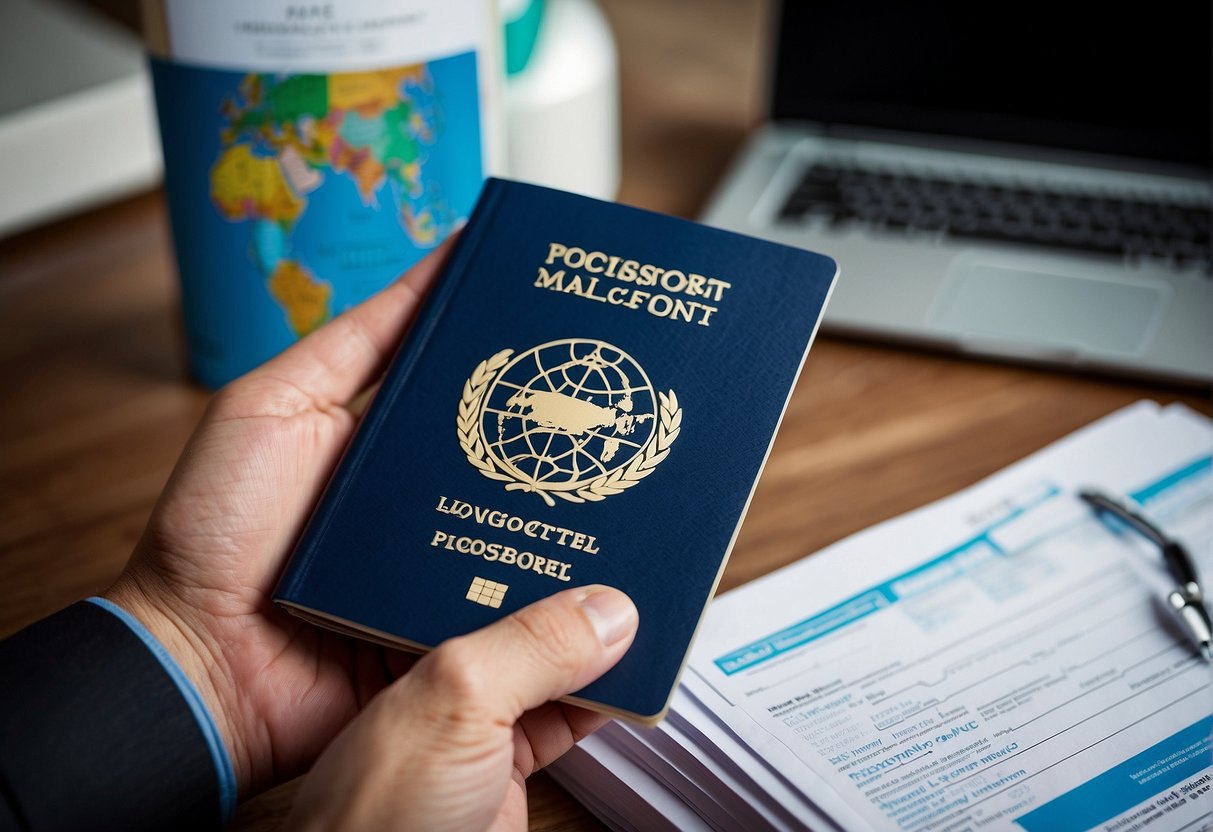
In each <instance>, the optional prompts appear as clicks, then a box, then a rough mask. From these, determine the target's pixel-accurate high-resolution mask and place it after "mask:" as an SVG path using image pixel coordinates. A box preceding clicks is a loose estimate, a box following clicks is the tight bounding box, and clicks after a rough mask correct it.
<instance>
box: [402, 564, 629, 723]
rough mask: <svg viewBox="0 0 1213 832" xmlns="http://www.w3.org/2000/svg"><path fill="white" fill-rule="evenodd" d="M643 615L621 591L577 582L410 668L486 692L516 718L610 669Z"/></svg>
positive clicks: (436, 681)
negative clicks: (582, 585) (580, 585)
mask: <svg viewBox="0 0 1213 832" xmlns="http://www.w3.org/2000/svg"><path fill="white" fill-rule="evenodd" d="M638 621H639V615H638V613H637V612H636V607H635V605H634V604H633V603H632V601H631V599H629V598H628V597H627V596H626V595H624V594H623V593H622V592H620V591H619V590H617V589H613V588H611V587H608V586H601V585H591V586H585V587H577V588H575V589H569V590H565V591H564V592H560V593H557V594H556V595H552V596H549V597H548V598H544V599H542V600H540V601H537V602H535V603H534V604H531V605H530V606H527V607H524V608H522V609H520V610H518V611H517V612H515V613H513V614H511V615H508V616H506V617H505V618H503V619H501V620H499V621H497V622H495V623H493V624H490V625H489V626H487V627H485V628H483V629H481V630H477V631H476V632H474V633H471V634H469V635H466V636H462V637H460V638H456V639H451V640H450V641H448V642H446V643H445V644H443V645H442V646H440V647H439V648H438V649H437V650H435V651H434V652H433V653H432V654H431V655H429V656H427V657H426V658H425V660H423V661H422V662H419V663H418V666H417V667H416V668H415V669H414V672H413V674H410V675H415V676H416V677H417V678H415V681H418V682H420V681H421V680H422V678H425V677H430V676H432V677H433V678H430V679H428V680H427V681H429V682H430V683H431V684H432V685H433V687H434V688H437V689H440V690H444V691H445V692H446V693H447V694H448V696H449V697H450V698H453V699H460V698H464V697H471V698H475V699H478V700H479V701H478V702H477V703H476V704H477V705H478V706H479V708H480V709H488V710H490V711H491V712H492V713H491V716H492V717H493V718H495V719H498V720H500V721H501V722H502V723H505V724H510V723H512V722H513V721H514V720H516V719H517V718H518V717H519V716H521V715H522V714H523V713H524V712H526V711H528V710H530V709H531V708H535V707H538V706H539V705H542V704H543V703H545V702H548V701H550V700H552V699H556V698H558V697H561V696H564V695H566V694H569V693H572V692H573V691H575V690H578V689H579V688H582V687H584V686H585V685H587V684H589V683H590V682H592V681H593V680H595V679H597V678H598V677H599V676H601V675H602V674H603V673H605V672H606V671H607V670H608V669H609V668H611V667H612V666H613V665H614V664H615V663H616V662H617V661H619V659H620V658H621V657H622V656H623V654H624V653H625V652H627V649H628V647H629V646H631V643H632V638H633V637H634V636H635V634H636V626H637V623H638ZM418 671H420V672H418ZM468 688H471V689H470V690H469V689H468ZM486 688H487V689H486ZM452 704H453V703H452Z"/></svg>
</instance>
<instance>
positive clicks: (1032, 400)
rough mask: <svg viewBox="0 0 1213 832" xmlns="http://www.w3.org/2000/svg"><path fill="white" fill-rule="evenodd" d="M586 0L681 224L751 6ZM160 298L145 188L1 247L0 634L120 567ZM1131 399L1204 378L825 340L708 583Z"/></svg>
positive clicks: (151, 410) (152, 463)
mask: <svg viewBox="0 0 1213 832" xmlns="http://www.w3.org/2000/svg"><path fill="white" fill-rule="evenodd" d="M602 5H603V7H604V8H605V10H606V12H607V14H608V17H609V18H610V20H611V23H612V25H613V26H614V28H615V33H616V37H617V39H618V44H619V50H620V58H621V76H622V78H621V80H622V103H623V148H624V181H623V187H622V192H621V195H620V199H621V201H623V202H628V203H631V204H635V205H641V206H644V207H647V208H652V209H656V210H659V211H665V212H668V213H674V214H680V215H683V216H692V217H693V216H695V214H696V213H697V212H698V211H699V209H700V208H701V206H702V204H703V200H704V199H705V197H706V195H707V194H708V193H709V191H710V189H711V188H712V186H713V185H714V184H715V182H716V181H717V180H718V179H719V177H720V175H721V173H722V171H723V169H724V167H725V165H726V164H727V162H728V160H729V158H730V157H731V156H732V154H733V153H734V152H735V151H736V150H737V148H738V146H739V144H740V142H741V141H742V140H743V138H744V135H745V132H746V130H747V128H749V127H751V126H752V125H753V124H754V123H755V122H756V121H757V119H758V118H759V116H760V112H761V106H760V101H761V93H760V89H761V73H762V68H763V60H762V55H763V52H762V49H761V43H762V33H763V28H764V25H765V24H764V20H765V18H766V15H767V10H766V9H765V7H764V6H763V5H762V4H761V3H743V2H739V0H711V2H708V1H707V0H666V1H665V2H652V0H602ZM844 266H845V264H844ZM177 304H178V295H177V288H176V284H175V276H174V267H173V262H172V251H171V247H170V240H169V235H168V228H167V222H166V218H165V206H164V200H163V197H162V196H161V194H160V193H158V192H157V193H151V194H146V195H142V196H139V197H136V198H133V199H130V200H127V201H125V202H122V203H119V204H115V205H110V206H106V207H103V208H101V209H98V210H95V211H93V212H91V213H88V214H85V215H82V216H78V217H75V218H72V219H69V220H66V221H62V222H59V223H56V224H54V225H51V226H48V227H44V228H41V229H38V230H35V231H33V232H29V233H26V234H24V235H21V236H19V237H16V238H12V239H9V240H6V241H0V378H3V379H4V383H5V390H4V393H3V395H2V396H0V636H3V635H6V634H8V633H10V632H12V631H14V630H16V629H18V628H20V627H21V626H23V625H25V624H27V623H29V622H31V621H33V620H36V619H38V618H40V617H42V616H44V615H47V614H49V613H50V612H53V611H54V610H56V609H58V608H60V607H62V606H65V605H66V604H68V603H70V602H72V601H74V600H76V599H79V598H82V597H85V596H87V595H90V594H93V593H96V592H97V591H99V590H101V589H103V588H104V587H105V586H106V585H107V583H108V582H109V581H110V580H112V579H113V578H114V576H115V575H116V574H117V573H118V571H119V570H120V569H121V568H122V565H123V563H124V561H125V559H126V557H127V555H128V554H129V552H130V550H131V548H132V546H133V544H134V543H135V540H136V538H137V537H138V535H139V533H140V531H141V529H142V527H143V524H144V523H145V522H146V519H147V516H148V513H149V511H150V509H151V506H152V503H153V501H154V500H155V498H156V496H157V494H158V493H159V491H160V489H161V488H162V487H163V485H164V482H165V479H166V478H167V476H168V473H169V470H170V469H171V467H172V465H173V462H174V460H175V459H176V456H177V454H178V452H179V451H180V449H181V447H182V445H183V443H184V442H185V439H186V437H187V436H188V435H189V433H190V431H191V429H192V428H193V426H194V424H195V422H196V421H197V419H198V418H199V416H200V414H201V412H202V409H203V407H204V405H205V403H206V401H207V398H208V394H207V392H206V391H204V390H202V389H199V388H198V387H195V386H193V385H191V384H190V383H189V381H188V380H187V378H186V376H185V372H184V360H183V346H182V342H181V331H180V326H179V323H178V316H179V310H178V305H177ZM1140 398H1152V399H1155V400H1157V401H1160V402H1164V403H1165V402H1171V401H1184V402H1187V403H1188V404H1189V405H1191V406H1193V407H1195V408H1197V409H1199V410H1201V411H1203V412H1205V413H1208V412H1209V411H1210V402H1209V398H1208V396H1207V394H1203V393H1200V392H1192V391H1184V390H1182V389H1178V388H1170V387H1164V386H1157V385H1147V384H1141V383H1133V382H1124V381H1115V380H1108V379H1100V378H1095V377H1087V376H1080V375H1073V374H1068V373H1063V372H1054V371H1049V370H1041V369H1031V368H1024V367H1014V366H1007V365H997V364H990V363H983V362H978V361H972V360H966V359H962V358H955V357H949V356H944V355H938V354H932V353H926V352H917V351H908V350H904V349H897V348H892V347H886V346H880V345H875V344H867V343H860V342H855V341H848V340H841V339H836V338H833V337H830V336H829V335H828V334H824V335H822V336H821V337H820V338H819V339H818V342H817V344H816V345H815V346H814V348H813V351H812V354H811V355H810V357H809V360H808V363H807V365H806V367H805V371H804V375H803V377H802V378H801V381H800V384H799V386H798V387H797V390H796V393H795V395H794V396H793V398H792V402H791V406H790V408H789V410H788V413H787V416H786V419H785V421H784V424H783V428H782V431H781V433H780V435H779V439H778V441H777V442H776V444H775V448H774V451H773V452H772V454H771V458H770V461H769V463H768V465H767V468H766V471H765V473H764V474H763V477H762V480H761V483H760V485H759V487H758V491H757V493H756V495H755V497H754V500H753V504H752V507H751V509H750V513H749V517H748V519H747V520H746V523H745V526H744V528H743V530H742V533H741V536H740V538H739V539H738V542H737V546H736V549H735V550H734V552H733V556H732V560H731V562H730V564H729V567H728V570H727V571H726V573H725V576H724V580H723V582H722V589H729V588H731V587H734V586H737V585H738V584H741V583H743V582H745V581H748V580H750V579H752V578H754V577H756V576H758V575H762V574H763V573H765V572H767V571H769V570H771V569H774V568H776V567H779V566H782V565H784V564H786V563H789V562H791V561H793V560H795V559H797V558H799V557H802V556H803V555H805V554H807V553H810V552H813V551H815V550H817V549H820V548H821V547H823V546H825V545H827V544H829V543H831V542H833V541H835V540H838V539H839V538H841V537H844V536H846V535H848V534H850V533H852V532H855V531H858V530H859V529H862V528H864V527H866V526H869V525H871V524H873V523H876V522H879V521H881V520H884V519H886V518H889V517H892V516H894V515H897V514H899V513H902V512H904V511H907V510H909V509H912V508H915V507H917V506H920V505H922V504H924V503H927V502H930V501H932V500H935V499H937V498H940V497H943V496H944V495H946V494H949V493H951V492H953V491H955V490H957V489H960V488H963V487H965V486H967V485H970V484H971V483H973V482H975V481H976V480H978V479H980V478H981V477H984V476H986V475H987V474H990V473H993V472H994V471H997V470H998V469H999V468H1002V467H1003V466H1005V465H1007V464H1008V463H1011V462H1013V461H1014V460H1016V459H1019V458H1020V457H1022V456H1024V455H1025V454H1028V453H1030V452H1032V451H1034V450H1036V449H1038V448H1040V447H1042V446H1043V445H1045V444H1047V443H1048V442H1050V441H1052V440H1054V439H1057V438H1058V437H1061V436H1063V435H1065V434H1066V433H1068V432H1070V431H1072V430H1074V429H1076V428H1078V427H1080V426H1081V425H1084V424H1086V423H1087V422H1090V421H1091V420H1093V419H1096V418H1098V417H1100V416H1103V415H1105V414H1107V413H1110V412H1111V411H1113V410H1115V409H1117V408H1119V407H1122V406H1124V405H1126V404H1129V403H1131V402H1133V401H1136V400H1137V399H1140ZM532 783H533V785H532V788H531V802H532V808H531V828H532V829H543V830H552V829H586V828H599V827H598V825H597V824H596V822H595V821H594V820H593V819H592V818H591V817H590V816H589V815H588V814H587V813H586V812H585V811H584V810H583V809H581V808H580V806H578V805H577V804H576V803H574V802H573V801H572V800H571V799H570V798H569V797H568V796H567V795H566V794H565V793H564V792H563V791H561V790H560V789H559V788H558V787H557V786H555V785H554V784H553V783H552V782H551V781H550V780H548V779H547V778H546V777H544V776H543V775H542V774H540V775H537V776H536V777H535V778H534V780H533V781H532ZM292 794H293V788H292V786H291V785H290V784H288V785H287V786H284V787H281V788H279V789H277V790H275V791H273V792H270V793H268V794H266V795H263V796H261V797H260V798H258V799H255V800H253V801H250V802H248V803H246V804H244V805H243V806H242V807H241V809H240V812H239V814H238V817H237V822H236V828H238V829H270V828H276V827H277V825H278V824H279V822H280V820H281V816H282V812H283V811H284V808H285V806H286V805H288V803H289V800H290V798H291V796H292Z"/></svg>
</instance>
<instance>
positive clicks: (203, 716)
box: [88, 597, 236, 825]
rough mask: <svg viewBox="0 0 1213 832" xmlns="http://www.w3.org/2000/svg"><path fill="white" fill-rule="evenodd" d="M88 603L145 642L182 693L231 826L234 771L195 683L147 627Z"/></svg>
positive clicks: (103, 603)
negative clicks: (107, 613)
mask: <svg viewBox="0 0 1213 832" xmlns="http://www.w3.org/2000/svg"><path fill="white" fill-rule="evenodd" d="M88 601H89V603H91V604H96V605H97V606H98V607H101V609H103V610H106V611H108V612H110V613H111V614H113V615H115V616H117V618H118V619H119V620H120V621H121V622H122V623H123V624H125V625H126V626H127V627H129V628H130V630H131V632H133V633H134V634H135V635H136V636H138V637H139V640H140V641H142V642H143V643H144V645H145V646H146V647H147V649H148V650H150V651H151V653H152V655H153V656H155V657H156V659H157V660H158V661H159V662H160V665H161V667H163V668H164V672H165V673H167V674H168V675H169V678H170V679H172V680H173V683H174V684H175V685H176V686H177V689H178V690H179V691H181V696H182V698H183V699H184V700H185V702H186V704H187V705H189V708H190V711H191V712H192V713H193V714H194V719H196V720H197V721H198V728H199V729H201V731H202V736H203V738H204V739H205V740H206V745H207V748H208V749H209V750H210V752H211V760H212V761H213V762H214V764H215V778H216V780H217V781H218V784H219V802H220V807H219V809H220V816H221V817H222V818H223V823H224V825H227V824H229V823H231V820H232V816H233V815H234V814H235V811H236V772H235V770H234V769H233V768H232V760H231V758H230V757H229V756H228V753H227V747H226V746H224V744H223V737H222V736H221V735H220V733H219V727H218V726H217V725H216V724H215V719H214V717H212V716H211V712H210V711H209V710H208V709H207V707H206V703H205V702H203V701H202V696H201V694H199V693H198V689H197V688H195V687H194V684H193V683H192V682H191V681H190V680H189V678H188V677H187V676H186V675H185V672H184V671H182V669H181V667H180V666H179V665H178V664H177V662H176V661H174V660H173V657H172V656H170V655H169V652H168V651H167V650H165V649H164V645H162V644H161V643H160V642H159V641H157V640H156V637H155V636H153V635H152V634H151V633H150V632H148V630H147V628H146V627H144V626H143V625H142V624H140V623H139V620H138V619H136V618H135V617H134V616H133V615H131V614H130V613H129V612H127V611H126V610H124V609H122V608H121V607H119V606H117V605H116V604H113V603H111V602H110V601H107V600H106V599H104V598H97V597H93V598H89V599H88Z"/></svg>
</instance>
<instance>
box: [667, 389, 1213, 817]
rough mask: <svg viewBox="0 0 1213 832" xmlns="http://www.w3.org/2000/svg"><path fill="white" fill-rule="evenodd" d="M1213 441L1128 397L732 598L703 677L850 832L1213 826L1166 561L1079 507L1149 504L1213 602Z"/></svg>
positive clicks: (1194, 685)
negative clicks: (1122, 501)
mask: <svg viewBox="0 0 1213 832" xmlns="http://www.w3.org/2000/svg"><path fill="white" fill-rule="evenodd" d="M1211 450H1213V427H1211V425H1210V422H1209V420H1208V419H1206V418H1204V417H1201V416H1199V415H1197V414H1195V413H1193V412H1192V411H1190V410H1188V409H1186V408H1183V407H1180V406H1172V407H1168V408H1159V407H1158V406H1157V405H1155V404H1153V403H1150V402H1143V403H1139V404H1137V405H1134V406H1132V407H1130V408H1126V409H1125V410H1122V411H1120V412H1118V413H1116V414H1113V415H1112V416H1110V417H1108V418H1106V419H1103V420H1101V421H1099V422H1097V423H1095V424H1094V425H1092V426H1090V427H1088V428H1085V429H1083V430H1081V431H1079V432H1077V433H1075V434H1073V435H1071V436H1070V437H1067V438H1066V439H1064V440H1062V441H1060V442H1058V443H1056V444H1054V445H1053V446H1051V447H1049V448H1048V449H1046V450H1045V451H1042V452H1040V453H1038V454H1036V455H1034V456H1032V457H1030V458H1028V459H1027V460H1024V461H1023V462H1021V463H1019V464H1017V465H1014V466H1012V467H1010V468H1008V469H1006V470H1004V471H1002V472H1001V473H999V474H997V475H995V476H994V477H991V478H990V479H987V480H985V481H983V482H982V483H979V484H978V485H976V486H974V487H972V488H970V489H967V490H966V491H963V492H961V493H959V494H957V495H955V496H953V497H951V498H949V499H946V500H943V501H940V502H937V503H934V504H932V505H930V506H928V507H926V508H924V509H921V510H919V511H917V512H913V513H910V514H908V515H904V516H902V517H900V518H897V519H895V520H892V521H889V522H887V523H885V524H882V525H879V526H876V527H874V528H872V529H869V530H867V531H865V532H862V533H860V534H858V535H855V536H852V537H850V538H848V539H846V540H844V541H842V542H841V543H839V544H836V545H835V546H832V547H830V548H828V549H826V550H824V551H822V552H820V553H818V554H817V555H815V556H813V557H811V558H807V559H805V560H803V561H800V562H798V563H796V564H793V565H791V566H789V567H786V568H785V569H782V570H780V571H778V572H775V573H773V574H771V575H768V576H766V577H764V578H762V579H759V580H758V581H755V582H753V583H751V584H748V585H746V586H744V587H741V588H739V589H736V590H734V591H732V592H729V593H727V594H725V595H722V596H721V597H720V598H718V599H717V600H716V601H715V602H714V603H713V605H712V608H711V610H710V613H709V615H708V616H707V617H706V618H705V620H704V623H703V625H702V630H701V633H700V635H699V637H698V641H697V643H696V647H695V650H694V652H693V654H692V658H691V663H690V670H691V672H689V673H687V674H686V677H685V678H684V685H685V687H686V690H687V691H689V692H690V693H691V694H692V695H697V698H698V699H699V700H700V701H708V700H711V701H713V702H714V703H715V704H714V706H713V709H714V710H716V711H717V714H716V715H717V716H718V717H719V718H720V719H721V720H722V721H723V722H724V723H725V724H726V725H727V726H728V727H729V728H730V729H731V730H732V731H733V732H734V733H735V734H736V735H737V737H739V738H740V740H741V741H742V742H744V743H745V744H746V745H747V746H748V748H749V751H750V753H752V754H753V755H754V756H755V757H756V758H758V759H760V760H761V761H762V762H763V763H764V764H765V765H766V766H768V767H769V768H770V769H771V770H773V771H777V772H778V773H779V775H780V776H781V777H783V778H784V779H786V781H787V782H789V783H790V784H791V785H792V786H793V787H794V788H796V789H798V790H799V791H800V792H802V793H803V795H805V797H806V798H808V799H809V800H811V801H812V803H813V804H814V805H815V806H817V807H820V808H821V809H822V810H824V811H825V813H826V814H827V815H828V816H830V817H831V818H832V819H833V820H834V821H835V822H837V823H839V825H841V826H842V827H844V828H852V827H857V828H871V829H876V830H907V831H910V832H912V831H913V830H930V831H931V832H961V831H962V830H973V831H974V832H975V831H976V830H986V829H990V830H993V829H1023V830H1027V832H1044V831H1045V830H1048V832H1069V830H1086V829H1097V830H1103V832H1136V830H1145V829H1151V830H1160V829H1166V830H1203V829H1206V828H1213V742H1211V737H1213V665H1211V664H1209V663H1207V662H1205V661H1204V660H1202V659H1201V658H1200V657H1199V655H1198V653H1197V651H1196V649H1195V647H1194V646H1193V644H1192V643H1191V642H1190V641H1189V640H1187V638H1186V636H1185V633H1184V631H1182V630H1181V629H1180V628H1179V627H1178V626H1177V624H1176V622H1175V620H1174V619H1173V617H1172V614H1171V612H1170V610H1169V609H1167V608H1166V607H1165V604H1164V601H1163V599H1164V598H1165V594H1166V592H1167V591H1168V590H1169V589H1171V588H1173V585H1172V581H1171V579H1170V578H1169V576H1168V575H1167V573H1166V572H1165V570H1164V568H1163V566H1162V562H1161V559H1160V558H1159V553H1158V551H1157V550H1156V549H1152V547H1151V546H1150V545H1149V544H1147V543H1146V542H1145V541H1143V540H1141V539H1139V538H1138V536H1137V535H1135V534H1134V533H1132V532H1131V531H1129V530H1127V529H1124V528H1118V527H1114V526H1113V525H1110V524H1109V523H1108V522H1105V521H1102V520H1099V519H1097V518H1096V517H1095V516H1094V515H1093V514H1092V512H1091V510H1090V509H1089V508H1088V507H1087V506H1086V505H1085V504H1084V503H1082V502H1081V501H1080V500H1079V499H1078V497H1077V492H1078V490H1079V489H1081V488H1083V487H1098V488H1100V489H1102V490H1104V491H1107V492H1109V493H1112V494H1116V495H1118V496H1127V497H1129V498H1131V499H1132V500H1135V501H1136V502H1137V503H1139V504H1140V505H1141V506H1143V507H1144V509H1145V511H1146V513H1147V514H1148V515H1149V516H1150V517H1151V518H1152V519H1153V520H1155V521H1156V522H1157V523H1158V524H1159V525H1160V526H1162V527H1163V528H1164V529H1165V530H1166V531H1167V532H1168V533H1169V534H1171V535H1172V536H1174V537H1177V538H1178V539H1180V540H1181V541H1183V542H1184V544H1185V545H1186V546H1187V547H1188V549H1189V551H1190V552H1191V553H1192V555H1193V557H1194V558H1195V560H1196V563H1197V567H1198V569H1199V571H1200V573H1201V575H1202V576H1203V577H1204V587H1205V590H1206V593H1208V591H1209V590H1210V588H1213V587H1211V582H1213V459H1211V455H1210V453H1211ZM806 510H811V507H806ZM697 691H698V694H697Z"/></svg>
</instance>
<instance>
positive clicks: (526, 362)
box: [456, 338, 682, 505]
mask: <svg viewBox="0 0 1213 832" xmlns="http://www.w3.org/2000/svg"><path fill="white" fill-rule="evenodd" d="M456 423H457V427H458V435H459V444H460V447H461V448H462V449H463V451H464V454H465V455H466V456H467V459H468V462H470V463H471V464H472V465H474V466H475V467H476V468H477V470H479V471H480V473H481V474H483V475H484V476H486V477H488V478H490V479H494V480H499V481H502V482H504V483H505V484H506V485H505V488H506V490H507V491H527V492H531V493H534V494H538V495H539V496H540V497H542V498H543V500H544V501H545V502H546V503H547V504H548V505H555V504H556V499H562V500H567V501H569V502H573V503H583V502H586V501H598V500H602V499H605V498H606V497H609V496H611V495H612V494H618V493H620V492H622V491H623V490H624V489H626V488H630V487H631V486H632V485H634V484H636V483H637V482H639V481H640V480H642V479H644V478H645V477H646V476H648V475H649V474H650V473H652V472H653V470H654V469H655V468H656V467H657V466H658V465H660V464H661V462H662V460H664V459H665V458H666V456H667V455H668V454H669V451H670V446H671V445H672V444H673V443H674V440H675V439H677V438H678V433H679V431H680V430H681V427H682V409H681V408H680V407H679V406H678V399H677V397H676V396H675V395H674V391H673V390H670V391H668V392H666V393H660V392H657V391H656V390H655V389H654V387H653V384H652V382H650V381H649V377H648V375H647V374H646V373H645V371H644V369H643V368H642V367H641V366H640V365H639V364H638V363H636V361H635V360H634V359H633V358H632V357H631V356H630V355H628V354H627V353H625V352H624V351H623V350H621V349H619V348H618V347H615V346H613V345H611V344H608V343H606V342H605V341H597V340H593V339H589V338H567V339H564V340H560V341H549V342H548V343H546V344H540V345H539V346H537V347H533V348H531V349H529V350H526V351H524V352H521V353H519V354H518V355H517V356H515V355H514V353H513V350H502V351H501V352H499V353H497V354H496V355H494V356H492V357H491V358H488V359H485V360H484V361H482V362H480V364H478V365H477V366H476V369H475V370H474V371H473V372H472V375H471V377H470V378H469V379H468V380H467V382H466V383H465V384H464V387H463V396H462V397H461V398H460V401H459V415H458V418H457V419H456Z"/></svg>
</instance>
